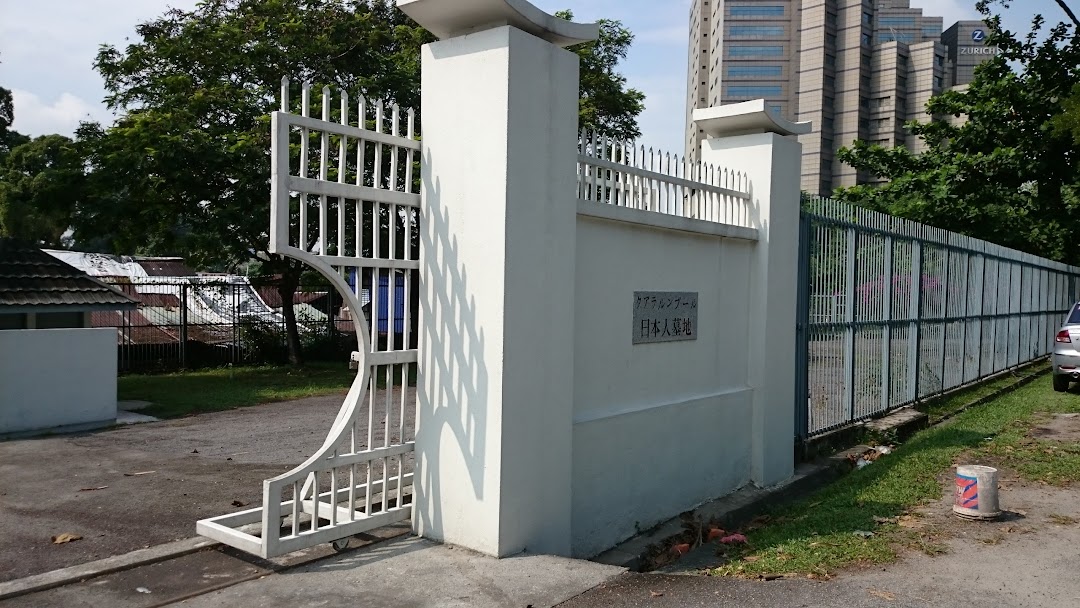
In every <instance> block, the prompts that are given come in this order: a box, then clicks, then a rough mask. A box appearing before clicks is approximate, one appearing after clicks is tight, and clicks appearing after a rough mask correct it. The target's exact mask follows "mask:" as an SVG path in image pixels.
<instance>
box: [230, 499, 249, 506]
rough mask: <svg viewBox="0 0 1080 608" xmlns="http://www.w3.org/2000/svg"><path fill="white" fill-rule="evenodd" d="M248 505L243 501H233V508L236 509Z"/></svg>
mask: <svg viewBox="0 0 1080 608" xmlns="http://www.w3.org/2000/svg"><path fill="white" fill-rule="evenodd" d="M247 504H248V503H246V502H244V501H242V500H234V501H232V506H234V507H246V506H247Z"/></svg>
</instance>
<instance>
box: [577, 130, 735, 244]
mask: <svg viewBox="0 0 1080 608" xmlns="http://www.w3.org/2000/svg"><path fill="white" fill-rule="evenodd" d="M748 192H749V187H748V183H747V178H746V175H745V174H744V173H740V172H737V171H733V170H729V169H724V168H722V167H715V166H713V165H710V164H708V163H700V162H698V163H692V162H690V161H689V160H688V159H687V158H685V157H684V158H682V159H680V158H679V155H677V154H676V155H675V156H674V157H673V156H672V155H671V154H665V153H663V152H657V151H654V150H653V149H652V148H650V149H648V150H647V151H646V149H645V146H638V145H637V144H636V143H634V142H626V141H619V140H613V139H610V138H608V137H604V136H602V135H598V134H597V133H589V132H586V131H585V130H582V132H581V135H580V137H579V140H578V198H579V199H581V200H585V201H595V202H599V203H606V204H611V205H617V206H621V207H629V208H632V209H640V210H643V211H652V212H656V213H663V214H667V215H678V216H682V217H689V218H694V219H700V220H705V221H710V222H717V223H722V224H731V225H735V226H745V227H748V228H750V227H753V226H751V222H752V221H753V217H752V216H751V213H750V195H749V194H748Z"/></svg>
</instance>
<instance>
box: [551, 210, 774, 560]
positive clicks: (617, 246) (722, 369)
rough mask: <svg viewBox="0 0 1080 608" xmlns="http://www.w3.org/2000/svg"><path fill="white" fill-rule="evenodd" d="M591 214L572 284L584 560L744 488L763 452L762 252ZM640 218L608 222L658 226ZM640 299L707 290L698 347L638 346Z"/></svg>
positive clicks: (575, 481)
mask: <svg viewBox="0 0 1080 608" xmlns="http://www.w3.org/2000/svg"><path fill="white" fill-rule="evenodd" d="M587 205H596V204H595V203H579V208H580V206H587ZM590 211H594V210H591V209H582V213H580V214H579V216H578V224H577V256H576V258H577V264H576V276H575V286H574V288H575V298H574V300H575V309H574V314H575V318H574V327H575V339H574V340H575V341H574V429H573V476H572V497H573V501H572V509H573V511H572V537H573V553H574V555H576V556H591V555H594V554H596V553H598V552H600V551H602V550H604V549H607V548H609V547H611V546H613V545H615V544H617V543H618V542H620V541H622V540H624V539H626V538H628V537H630V536H632V535H633V534H634V533H635V527H641V528H647V527H650V526H652V525H653V524H655V523H657V522H660V521H663V520H665V519H668V518H670V517H673V516H675V515H677V514H678V513H680V512H682V511H684V510H686V509H689V508H692V507H694V506H696V505H699V504H701V503H702V502H705V501H707V500H709V499H712V498H716V497H718V496H723V495H724V494H727V493H729V492H731V491H732V490H734V489H736V488H738V487H739V486H741V485H743V484H745V483H746V482H747V481H749V480H750V472H751V450H752V436H751V435H752V433H751V430H752V428H751V426H752V420H753V415H752V414H753V411H752V406H753V394H752V391H751V390H750V389H749V388H748V385H747V376H748V369H747V361H748V353H749V334H748V331H749V330H748V319H749V316H750V311H749V302H750V297H749V290H750V281H751V276H750V273H751V268H752V264H751V256H752V253H753V249H754V246H755V244H754V242H753V241H748V240H742V239H736V238H727V237H724V236H720V235H718V234H706V233H704V232H698V233H694V232H686V231H679V230H671V229H665V228H661V227H660V226H659V225H645V224H641V223H630V222H627V221H617V220H613V219H603V218H600V217H597V215H598V214H597V213H591V212H590ZM629 211H630V210H625V209H619V208H609V209H607V210H605V214H606V215H609V216H610V217H618V216H620V215H621V216H623V217H624V219H634V220H638V221H640V220H642V219H645V218H647V217H648V216H647V215H643V214H642V212H637V213H629ZM612 212H613V213H614V215H611V213H612ZM624 212H625V213H624ZM654 217H657V221H656V222H655V224H660V223H664V222H662V220H661V219H660V216H654ZM666 223H668V224H670V222H666ZM697 225H698V226H699V227H700V228H701V229H702V230H703V231H705V232H707V231H708V230H709V229H710V227H709V226H708V225H707V224H705V223H698V224H697ZM714 232H715V231H714ZM635 291H679V292H698V294H699V295H698V297H699V300H698V314H697V316H698V320H697V327H698V336H697V339H696V340H690V341H679V342H664V343H650V344H637V345H635V344H633V343H632V339H633V329H634V327H633V297H634V292H635Z"/></svg>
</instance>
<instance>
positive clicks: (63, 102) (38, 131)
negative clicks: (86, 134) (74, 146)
mask: <svg viewBox="0 0 1080 608" xmlns="http://www.w3.org/2000/svg"><path fill="white" fill-rule="evenodd" d="M11 95H12V97H14V100H15V123H14V124H13V125H12V127H13V128H14V129H15V130H16V131H18V132H20V133H23V134H26V135H32V136H38V135H47V134H50V133H60V134H61V135H69V136H70V135H71V134H73V133H74V132H75V129H76V128H78V126H79V123H80V122H82V121H87V120H106V119H107V118H108V112H107V111H106V110H105V109H104V108H103V107H102V106H101V105H99V104H93V103H88V102H87V101H85V100H84V99H81V98H79V97H76V96H75V95H72V94H71V93H67V92H64V93H61V94H60V95H59V96H57V97H55V98H53V99H51V100H49V101H45V100H42V99H41V98H40V97H38V96H37V95H35V94H34V93H31V92H29V91H24V90H22V89H12V90H11Z"/></svg>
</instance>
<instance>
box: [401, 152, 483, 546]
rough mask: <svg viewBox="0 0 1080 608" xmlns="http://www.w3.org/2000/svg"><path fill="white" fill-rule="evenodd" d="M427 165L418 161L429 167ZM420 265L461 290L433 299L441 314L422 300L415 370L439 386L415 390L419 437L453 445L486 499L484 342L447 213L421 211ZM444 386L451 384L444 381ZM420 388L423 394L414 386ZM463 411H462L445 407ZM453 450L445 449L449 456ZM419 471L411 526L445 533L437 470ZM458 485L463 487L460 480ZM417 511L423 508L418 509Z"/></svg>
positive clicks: (429, 196)
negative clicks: (437, 348)
mask: <svg viewBox="0 0 1080 608" xmlns="http://www.w3.org/2000/svg"><path fill="white" fill-rule="evenodd" d="M430 162H431V160H430V158H427V157H425V158H424V164H425V166H430ZM440 189H441V188H440V185H439V180H436V181H435V185H434V189H432V186H431V185H430V184H428V183H425V184H424V193H425V195H426V198H425V201H438V200H440V198H439V192H440ZM421 214H422V216H421V227H422V228H421V237H420V238H421V254H422V255H421V258H422V260H424V261H423V262H422V263H421V269H422V271H421V272H422V273H423V270H424V269H427V271H428V272H430V273H431V275H432V276H431V280H432V283H434V284H436V285H460V286H461V289H460V290H459V291H456V292H455V293H446V292H439V293H436V294H434V296H435V298H437V299H438V308H439V310H437V311H435V310H432V309H431V308H430V305H429V304H428V302H430V301H431V299H430V298H421V302H420V306H421V309H420V314H421V320H420V325H421V332H422V342H421V352H420V366H421V370H424V369H426V370H432V369H438V371H439V377H440V378H442V379H443V382H442V386H439V387H436V386H434V385H433V384H432V382H433V380H432V375H431V374H430V373H428V374H421V375H422V378H419V379H418V389H419V390H417V393H416V394H417V403H416V407H417V433H418V434H419V433H424V434H425V435H428V436H430V435H436V436H438V438H439V439H438V445H439V448H438V450H437V453H440V454H444V453H445V451H444V450H443V449H442V445H443V442H444V441H454V442H456V444H457V445H456V448H457V449H458V450H459V451H460V454H461V455H462V456H461V457H462V458H464V459H465V461H466V466H467V468H468V471H469V481H470V482H471V484H472V490H473V493H474V495H475V496H476V498H477V499H478V500H479V499H482V498H483V497H484V489H485V488H484V462H485V461H486V450H487V434H486V429H487V424H488V411H487V408H488V397H489V395H488V393H487V386H488V375H487V374H488V372H487V365H486V364H485V362H484V359H483V353H484V346H485V344H484V334H483V331H481V332H480V333H479V334H477V333H476V331H475V329H474V328H475V327H476V301H475V299H474V298H471V297H470V296H469V290H468V277H467V273H466V270H465V268H463V267H462V266H461V264H460V263H459V262H458V246H457V239H456V238H453V239H451V237H450V234H451V226H450V219H449V217H448V216H447V213H446V210H445V209H441V208H433V207H431V206H428V205H425V206H424V207H423V208H422V210H421ZM427 280H428V277H425V276H424V275H423V274H421V284H420V288H421V289H422V290H424V291H425V293H427V290H430V289H433V287H432V286H431V284H425V282H426V281H427ZM437 336H441V339H440V340H439V342H441V343H443V344H448V345H450V348H449V349H448V351H447V352H434V351H433V350H432V345H433V344H435V343H437V341H436V340H435V338H436V337H437ZM446 379H452V381H448V380H446ZM419 383H423V386H419ZM455 403H460V404H462V411H458V410H457V408H455V407H451V406H450V405H448V404H455ZM452 451H453V449H451V452H452ZM417 456H418V460H417V467H418V468H420V469H421V471H422V481H421V482H420V483H419V484H417V483H415V482H414V486H413V496H414V519H415V520H416V521H415V523H416V524H419V526H420V529H421V530H424V531H436V532H437V533H438V532H439V531H441V530H443V522H442V517H443V514H442V509H441V508H440V505H441V502H442V487H441V485H440V480H441V479H442V477H443V475H441V474H440V471H439V463H438V462H430V461H424V462H420V458H426V455H423V456H422V455H420V454H418V455H417ZM461 481H462V482H464V480H461ZM416 505H425V508H417V507H416Z"/></svg>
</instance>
